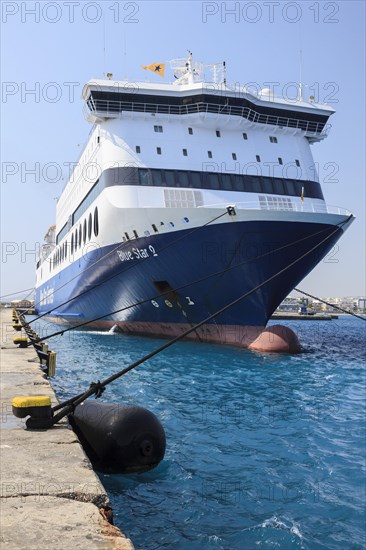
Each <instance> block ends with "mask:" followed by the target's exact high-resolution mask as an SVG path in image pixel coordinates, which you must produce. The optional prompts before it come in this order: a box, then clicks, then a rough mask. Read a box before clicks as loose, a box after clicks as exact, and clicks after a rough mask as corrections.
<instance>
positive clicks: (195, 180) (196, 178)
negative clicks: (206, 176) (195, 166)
mask: <svg viewBox="0 0 366 550" xmlns="http://www.w3.org/2000/svg"><path fill="white" fill-rule="evenodd" d="M191 186H192V187H201V174H200V173H199V172H191Z"/></svg>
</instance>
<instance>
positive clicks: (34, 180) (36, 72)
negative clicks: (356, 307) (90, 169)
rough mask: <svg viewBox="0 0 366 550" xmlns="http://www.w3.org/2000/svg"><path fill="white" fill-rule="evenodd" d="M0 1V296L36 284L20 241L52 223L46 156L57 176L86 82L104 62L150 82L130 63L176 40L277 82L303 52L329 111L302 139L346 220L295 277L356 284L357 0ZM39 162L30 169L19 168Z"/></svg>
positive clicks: (352, 289) (360, 175) (341, 288)
mask: <svg viewBox="0 0 366 550" xmlns="http://www.w3.org/2000/svg"><path fill="white" fill-rule="evenodd" d="M70 4H71V5H70ZM235 5H238V6H239V10H238V9H237V11H236V13H229V12H230V10H231V11H232V10H233V9H234V8H235ZM1 8H2V14H1V17H2V38H1V42H2V48H1V77H2V92H3V94H2V103H1V110H2V129H1V167H2V195H1V199H2V200H1V225H2V239H1V240H2V252H3V254H2V280H1V295H3V294H6V293H8V292H13V291H16V290H19V289H23V288H28V287H32V286H33V285H34V254H33V253H32V252H29V251H32V250H33V249H34V247H35V243H37V242H42V240H43V236H44V234H45V232H46V230H47V229H48V227H49V225H50V224H51V223H54V221H55V207H56V202H55V198H56V197H58V196H59V195H60V192H61V189H62V186H63V185H64V183H65V179H64V180H62V178H61V174H60V172H59V171H57V170H56V169H55V168H53V167H52V165H54V164H55V165H56V164H57V165H59V166H61V167H63V171H64V174H63V177H64V178H66V176H67V168H66V166H65V164H64V163H67V162H74V161H75V160H77V157H78V155H79V152H80V150H81V148H82V146H83V144H84V142H85V141H86V139H87V135H88V132H89V125H88V123H87V122H86V121H85V120H84V118H83V114H82V107H83V104H82V101H81V100H80V94H81V90H82V86H83V84H84V83H85V82H86V81H88V80H89V79H91V78H100V77H102V75H103V73H104V72H109V71H110V72H112V73H113V75H114V77H115V78H124V77H128V78H130V79H132V80H135V81H139V80H143V79H145V78H150V79H151V80H152V79H154V78H156V79H158V77H155V76H154V75H153V74H152V73H151V74H150V73H146V72H144V71H143V70H142V69H140V65H143V64H149V63H153V62H163V61H167V60H169V59H173V58H176V57H185V56H186V53H187V49H189V50H191V51H192V52H193V54H194V56H195V58H197V59H198V60H200V61H202V62H204V63H212V62H217V61H220V60H225V61H226V62H227V68H228V82H240V83H241V84H245V83H248V82H256V83H258V84H259V85H260V87H263V86H264V84H265V83H266V82H279V83H280V86H279V88H278V90H279V91H280V90H281V89H282V87H283V86H286V84H287V83H288V82H293V81H298V80H299V71H300V70H299V57H300V54H299V51H300V49H302V52H303V54H302V57H303V71H302V74H303V82H304V84H305V85H308V86H309V88H305V95H310V94H314V93H315V94H316V95H317V96H318V97H317V99H319V100H320V101H326V100H327V99H328V101H329V102H331V104H332V106H333V107H334V108H335V109H336V110H337V113H336V114H335V115H333V117H332V120H331V122H332V125H333V128H332V130H331V133H330V136H329V137H328V138H327V139H326V140H325V141H324V142H321V143H318V144H315V145H314V146H313V154H314V157H315V160H316V161H317V162H318V163H319V171H320V179H321V183H322V186H323V191H324V195H325V198H326V200H327V202H328V204H330V205H336V206H342V207H345V208H348V209H349V210H351V211H352V212H353V213H354V214H355V216H356V217H357V219H356V221H355V222H354V224H353V226H352V227H351V228H350V229H349V230H348V232H347V233H346V235H345V236H344V237H343V238H342V239H341V240H340V242H339V248H337V249H336V250H334V251H333V254H332V255H331V256H330V257H328V258H326V260H325V261H323V262H321V264H320V265H319V266H318V267H317V268H316V269H315V270H314V271H313V273H312V274H311V275H310V276H309V277H307V279H305V280H304V281H303V282H302V283H301V285H300V287H301V288H302V289H304V290H306V291H309V292H311V293H314V294H317V295H320V296H346V295H362V294H364V293H365V104H364V98H365V76H364V68H365V38H364V22H365V3H364V2H363V1H359V2H358V1H356V2H354V1H346V2H343V1H342V2H316V1H315V2H313V1H312V2H306V1H305V2H304V1H301V2H264V3H263V2H236V3H235V2H200V1H192V2H177V1H174V2H168V1H164V2H153V1H149V2H116V1H103V2H84V1H79V2H71V3H70V2H62V1H60V2H6V1H3V2H1ZM34 10H35V11H36V13H35V14H34V13H33V14H32V13H31V12H32V11H34ZM93 21H94V22H93ZM104 36H105V40H104ZM104 44H105V48H104ZM104 50H105V54H104ZM104 59H105V62H104ZM170 78H171V72H170V71H168V74H167V76H166V79H165V80H166V81H169V79H170ZM158 81H159V82H160V80H158ZM67 83H73V84H67ZM31 89H33V90H36V97H35V96H34V95H31V94H27V91H29V90H31ZM310 89H311V90H312V91H311V92H310V91H309V90H310ZM72 92H74V93H72ZM73 96H74V97H73ZM12 163H13V164H12ZM36 163H39V169H37V175H36V176H35V175H34V174H31V173H27V172H26V171H27V170H29V169H32V168H34V166H35V165H36ZM48 163H52V165H48ZM334 169H336V173H333V171H334ZM12 171H13V172H14V174H13V175H12V174H11V173H10V172H12ZM42 172H43V173H42ZM38 174H40V177H39V179H38ZM52 179H55V180H56V181H55V182H53V183H52V182H51V181H50V180H52ZM332 180H334V181H332Z"/></svg>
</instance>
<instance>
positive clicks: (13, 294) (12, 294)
mask: <svg viewBox="0 0 366 550" xmlns="http://www.w3.org/2000/svg"><path fill="white" fill-rule="evenodd" d="M28 290H30V291H31V292H33V290H34V286H32V288H24V289H23V290H18V292H10V294H4V295H3V296H0V300H2V299H3V298H7V297H8V296H15V295H16V294H21V293H22V292H28ZM27 296H29V294H28V295H27ZM25 299H26V298H23V300H25Z"/></svg>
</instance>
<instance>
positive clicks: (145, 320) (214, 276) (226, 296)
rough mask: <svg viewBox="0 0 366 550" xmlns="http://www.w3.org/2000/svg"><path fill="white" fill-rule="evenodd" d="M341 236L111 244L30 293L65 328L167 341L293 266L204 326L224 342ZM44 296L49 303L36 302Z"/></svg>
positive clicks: (247, 235)
mask: <svg viewBox="0 0 366 550" xmlns="http://www.w3.org/2000/svg"><path fill="white" fill-rule="evenodd" d="M342 233H343V230H342V229H341V228H339V227H338V228H337V227H336V226H334V225H325V224H316V223H305V222H295V223H294V222H293V221H292V222H279V221H258V222H256V221H252V222H250V221H247V222H235V223H225V224H218V225H214V226H209V227H203V228H201V229H200V230H199V231H195V232H194V234H192V230H185V231H180V232H175V233H171V234H165V235H162V234H160V235H156V236H149V237H146V238H140V239H136V240H133V241H129V242H124V243H120V245H119V246H118V243H116V244H115V245H113V246H109V247H105V248H101V249H98V250H93V251H91V252H89V253H88V254H87V255H86V256H84V257H83V258H82V259H81V260H77V261H75V262H73V263H71V264H70V265H69V266H68V267H67V268H66V269H64V270H63V271H62V272H60V273H59V274H57V275H56V276H55V277H53V278H52V279H50V280H49V281H48V282H47V283H46V284H45V285H43V286H41V287H39V288H38V289H37V294H36V302H37V304H39V305H38V310H39V312H40V313H46V312H48V311H49V310H51V309H52V311H51V312H50V315H49V316H50V317H56V318H58V319H59V320H63V321H66V322H67V323H71V324H79V323H81V322H85V321H91V323H90V325H89V326H90V327H103V328H108V327H111V326H113V325H115V324H117V325H119V326H120V327H121V329H124V330H127V331H130V332H134V333H140V334H144V333H146V334H154V335H160V336H172V335H176V334H178V333H179V332H180V331H182V330H184V328H187V327H188V326H192V324H196V323H198V322H200V321H201V320H203V319H205V318H206V317H208V316H209V315H212V314H213V313H215V312H216V311H218V310H220V309H221V308H223V307H225V306H226V305H227V304H229V303H230V302H232V301H233V300H236V299H237V298H238V297H239V296H241V295H243V294H245V293H246V292H249V291H251V290H252V289H253V288H255V287H257V286H258V285H261V284H262V283H263V282H264V281H266V280H267V279H269V278H270V277H272V276H274V275H275V274H277V273H278V272H279V271H281V270H283V269H285V268H286V267H287V266H289V265H290V264H291V263H292V262H296V263H295V264H294V265H293V266H291V267H289V268H288V269H286V270H285V271H284V272H283V273H281V274H280V275H279V276H277V277H275V278H274V279H272V280H271V281H269V282H267V283H266V284H264V285H263V286H261V287H260V288H258V290H256V291H255V292H254V293H252V294H251V295H249V296H248V297H246V298H245V299H243V300H242V301H241V302H240V303H239V304H236V305H235V306H233V307H231V308H230V309H228V310H227V311H225V312H224V313H222V314H220V315H219V316H217V317H216V318H215V319H213V320H212V321H211V322H210V324H211V325H212V327H214V328H217V329H218V330H217V331H216V332H217V334H216V335H215V336H212V334H211V336H210V330H209V329H208V333H209V334H207V338H206V339H209V340H211V341H222V340H223V339H224V340H225V341H226V340H227V339H225V338H224V335H223V333H222V330H221V333H220V330H219V328H221V329H222V327H224V328H225V327H228V328H230V327H231V329H232V327H244V328H245V329H246V328H247V327H260V328H263V327H264V326H265V325H266V323H267V321H268V319H269V318H270V317H271V315H272V313H273V312H274V311H275V309H276V308H277V307H278V305H279V304H280V303H281V302H282V300H283V299H284V298H285V297H286V296H287V295H288V294H289V292H290V291H291V290H292V289H293V288H294V287H295V286H296V285H297V284H298V283H299V282H300V281H301V280H302V279H303V278H304V277H305V276H306V275H307V274H308V273H309V272H310V271H311V270H312V269H313V268H314V267H315V265H317V264H318V263H319V261H320V260H321V259H322V258H323V257H324V256H325V255H326V254H327V252H328V251H329V250H331V248H332V247H333V246H334V244H335V242H336V241H337V240H338V239H339V237H340V236H341V234H342ZM327 237H329V238H327ZM325 239H326V240H325ZM322 241H324V242H322ZM320 243H321V244H320ZM314 247H315V248H314ZM313 249H314V250H313ZM309 251H311V252H310V253H308V252H309ZM307 253H308V254H307ZM304 254H307V255H306V256H305V257H304V258H302V259H300V260H299V261H297V260H298V259H299V258H301V256H303V255H304ZM181 287H184V288H181ZM50 289H53V290H54V293H53V303H51V304H50V303H44V302H45V301H47V300H43V303H41V304H40V302H41V296H42V293H43V296H44V294H45V293H47V291H48V292H49V291H50ZM171 289H174V290H171ZM175 289H178V290H175ZM66 301H67V302H68V303H67V304H64V302H66ZM140 302H143V303H140ZM137 303H139V305H134V306H133V304H137ZM129 306H133V307H129ZM126 308H127V309H126ZM117 310H123V311H119V312H117V313H113V314H111V312H116V311H117ZM101 317H103V318H101ZM211 332H212V331H211ZM224 332H225V330H224ZM204 334H205V333H204V331H203V332H202V334H201V337H202V335H203V338H204ZM196 337H197V335H196ZM237 337H238V336H237V335H236V336H235V339H237ZM250 337H251V336H250ZM204 339H205V338H204ZM241 339H243V335H242V336H241ZM244 340H245V338H244Z"/></svg>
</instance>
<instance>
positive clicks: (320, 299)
mask: <svg viewBox="0 0 366 550" xmlns="http://www.w3.org/2000/svg"><path fill="white" fill-rule="evenodd" d="M294 290H296V292H300V294H304V296H308V297H309V298H313V300H319V302H322V303H323V304H326V305H327V306H330V307H333V308H334V309H338V310H339V311H342V312H343V313H347V314H348V315H353V316H354V317H357V318H358V319H362V321H366V317H362V316H361V315H357V313H355V312H354V311H350V310H349V309H344V308H343V307H340V306H336V305H335V304H331V303H330V302H327V301H326V300H323V299H322V298H318V297H317V296H313V295H312V294H309V293H308V292H304V291H303V290H300V289H299V288H294Z"/></svg>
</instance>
